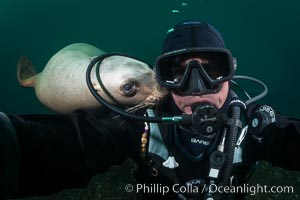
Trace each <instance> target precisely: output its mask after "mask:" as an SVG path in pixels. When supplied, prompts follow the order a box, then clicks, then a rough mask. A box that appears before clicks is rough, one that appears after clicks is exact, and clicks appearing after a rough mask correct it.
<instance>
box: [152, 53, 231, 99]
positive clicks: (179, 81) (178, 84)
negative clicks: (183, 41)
mask: <svg viewBox="0 0 300 200" xmlns="http://www.w3.org/2000/svg"><path fill="white" fill-rule="evenodd" d="M155 73H156V78H157V81H158V83H159V84H160V85H161V86H163V87H166V88H169V89H172V90H173V91H175V92H176V93H179V94H180V95H183V96H185V95H192V96H196V95H203V94H213V93H217V92H219V91H220V89H221V87H222V83H224V82H225V81H228V80H230V79H231V78H232V77H233V74H234V59H233V58H232V55H231V53H230V51H228V50H227V49H223V48H207V49H204V48H189V49H182V50H177V51H173V52H170V53H165V54H163V55H162V56H160V57H158V58H157V60H156V64H155Z"/></svg>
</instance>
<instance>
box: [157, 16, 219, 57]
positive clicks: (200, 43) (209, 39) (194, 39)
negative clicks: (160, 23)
mask: <svg viewBox="0 0 300 200" xmlns="http://www.w3.org/2000/svg"><path fill="white" fill-rule="evenodd" d="M187 48H225V43H224V40H223V37H222V36H221V34H220V33H219V32H218V31H217V29H215V28H214V27H213V26H211V25H210V24H207V23H202V22H199V21H184V22H181V23H179V24H177V25H176V26H175V27H174V29H173V30H171V31H170V32H169V34H168V35H167V37H166V39H165V42H164V44H163V48H162V53H163V54H164V53H168V52H172V51H176V50H181V49H187Z"/></svg>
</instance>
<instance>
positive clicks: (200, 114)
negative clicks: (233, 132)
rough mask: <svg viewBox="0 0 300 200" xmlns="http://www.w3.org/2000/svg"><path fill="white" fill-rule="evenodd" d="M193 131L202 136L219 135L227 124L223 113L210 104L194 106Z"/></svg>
mask: <svg viewBox="0 0 300 200" xmlns="http://www.w3.org/2000/svg"><path fill="white" fill-rule="evenodd" d="M192 111H193V114H192V115H191V124H192V126H191V129H193V130H194V131H196V132H198V133H200V134H202V135H213V134H215V133H217V132H218V131H219V130H220V129H221V128H222V125H223V124H224V122H225V117H224V115H223V113H222V112H221V111H219V110H218V109H217V108H216V107H214V106H213V105H211V104H208V103H201V104H195V105H193V106H192Z"/></svg>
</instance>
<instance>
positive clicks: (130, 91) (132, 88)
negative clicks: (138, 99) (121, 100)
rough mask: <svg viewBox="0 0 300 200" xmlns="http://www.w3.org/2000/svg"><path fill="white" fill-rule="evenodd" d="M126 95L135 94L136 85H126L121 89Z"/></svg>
mask: <svg viewBox="0 0 300 200" xmlns="http://www.w3.org/2000/svg"><path fill="white" fill-rule="evenodd" d="M121 89H122V91H123V92H124V95H126V96H132V95H134V94H135V84H134V83H124V84H123V85H122V87H121Z"/></svg>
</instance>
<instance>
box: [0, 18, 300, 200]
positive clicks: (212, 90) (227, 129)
mask: <svg viewBox="0 0 300 200" xmlns="http://www.w3.org/2000/svg"><path fill="white" fill-rule="evenodd" d="M98 61H99V62H101V58H99V59H98V60H97V58H96V59H95V62H98ZM93 64H94V63H93ZM92 67H93V65H92V64H91V65H90V66H89V70H91V68H92ZM235 69H236V61H235V58H234V57H233V56H232V55H231V53H230V51H229V50H228V49H227V48H226V47H225V43H224V40H223V38H222V36H221V34H220V33H219V32H218V31H217V30H216V29H215V28H214V27H213V26H212V25H209V24H207V23H202V22H199V21H184V22H181V23H178V24H177V25H176V26H175V27H174V28H173V29H172V30H171V31H170V32H169V33H168V34H167V37H166V39H165V41H164V44H163V49H162V55H161V56H159V57H158V58H157V60H156V63H155V66H154V71H155V74H156V79H157V81H158V83H159V84H160V85H161V86H163V87H164V88H166V89H167V90H168V92H169V94H168V96H167V97H166V99H164V101H163V102H162V103H161V104H160V105H158V106H157V107H155V109H147V110H145V113H144V112H141V111H140V112H139V113H138V114H141V115H140V116H137V114H134V115H133V114H128V113H126V112H122V111H121V110H120V109H119V108H118V107H116V106H112V105H108V104H107V103H105V101H103V99H101V97H97V95H96V94H94V95H95V97H96V98H97V99H98V100H99V101H100V102H101V103H102V104H104V105H106V106H107V108H105V110H104V111H103V110H101V112H92V111H85V110H78V111H75V112H73V113H72V114H69V115H45V114H44V115H5V114H4V113H2V114H1V117H0V119H1V121H0V122H1V123H0V133H1V134H2V135H1V137H2V138H6V143H5V144H4V141H3V139H1V146H5V147H6V148H5V149H6V150H7V152H9V154H8V153H6V154H5V155H4V153H2V154H1V157H0V161H1V162H0V163H1V164H2V171H4V172H5V173H1V174H0V194H1V197H2V198H7V197H9V198H11V197H13V198H15V197H25V196H32V195H45V194H50V193H54V192H58V191H61V190H63V189H66V188H74V187H85V186H86V185H87V183H88V182H89V181H90V179H91V178H92V177H93V176H94V175H95V174H97V173H100V172H103V171H106V170H108V169H109V168H110V167H111V166H112V165H116V164H122V163H123V162H124V161H125V160H126V159H128V158H132V160H133V161H134V163H135V164H134V167H133V170H134V174H133V178H134V179H135V180H136V181H137V183H140V184H143V185H144V187H148V191H143V190H140V191H138V190H137V189H136V192H137V193H138V195H137V198H138V199H139V198H141V199H150V198H151V199H152V198H157V199H209V200H213V199H241V198H243V197H244V196H245V194H246V193H243V192H240V193H234V194H233V193H232V194H230V193H223V192H220V191H218V192H212V191H211V190H210V189H209V188H210V186H216V187H220V188H221V187H222V186H232V187H234V186H241V185H243V184H245V183H247V180H248V179H249V177H250V175H251V173H252V172H253V169H255V166H256V163H257V161H260V160H264V161H267V162H269V163H271V164H272V165H273V166H279V167H282V168H284V169H288V170H300V164H299V163H300V162H299V160H298V159H297V158H298V155H299V153H300V150H299V148H298V145H299V144H300V121H299V120H298V119H294V118H289V117H285V116H282V115H280V114H278V113H277V112H275V111H274V109H273V108H272V107H270V106H268V105H258V104H256V103H255V101H257V100H258V99H260V98H262V97H263V96H264V95H265V94H266V90H267V89H266V87H265V85H264V84H263V83H262V82H260V81H258V80H256V79H254V78H251V77H241V76H240V77H238V76H234V73H235ZM89 70H88V71H87V75H88V73H89ZM87 77H88V76H87ZM235 78H243V79H247V80H252V81H255V82H257V83H258V84H260V85H261V86H263V87H264V88H265V91H264V92H263V93H261V94H260V95H258V96H256V97H253V98H252V97H249V99H248V100H246V101H243V100H242V99H240V98H239V97H238V95H237V94H236V92H234V91H233V88H234V87H237V88H238V85H237V83H236V82H235V81H234V80H233V79H235ZM87 84H88V85H89V87H90V90H91V92H92V93H93V91H94V90H93V88H92V84H91V82H90V80H88V78H87ZM94 93H95V92H94ZM246 95H247V93H246ZM111 110H112V111H111ZM145 115H146V116H145ZM115 116H118V117H115ZM12 158H13V159H12ZM151 187H152V190H151ZM164 187H167V188H169V191H168V192H167V193H162V190H160V189H161V188H164ZM149 188H150V189H149ZM180 188H186V190H180Z"/></svg>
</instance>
